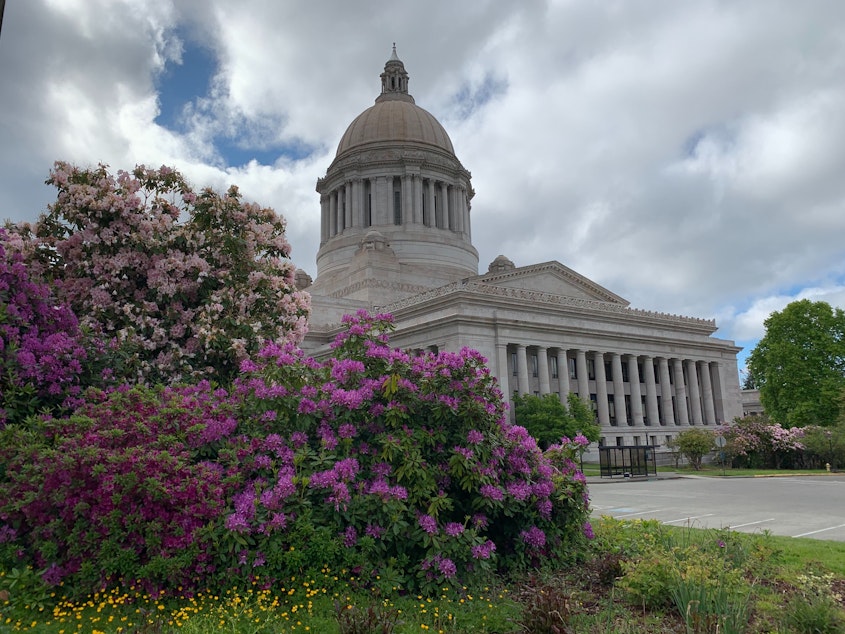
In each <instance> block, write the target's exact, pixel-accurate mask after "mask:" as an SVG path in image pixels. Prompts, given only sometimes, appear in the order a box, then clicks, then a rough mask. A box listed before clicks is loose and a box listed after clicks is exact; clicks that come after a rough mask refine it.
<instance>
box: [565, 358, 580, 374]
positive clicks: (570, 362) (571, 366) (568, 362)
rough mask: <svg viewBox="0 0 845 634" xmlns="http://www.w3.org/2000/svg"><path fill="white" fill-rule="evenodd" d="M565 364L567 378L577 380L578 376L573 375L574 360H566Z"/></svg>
mask: <svg viewBox="0 0 845 634" xmlns="http://www.w3.org/2000/svg"><path fill="white" fill-rule="evenodd" d="M566 362H567V364H568V365H569V378H570V379H577V378H578V376H577V375H576V373H575V359H567V360H566Z"/></svg>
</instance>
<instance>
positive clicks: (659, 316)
mask: <svg viewBox="0 0 845 634" xmlns="http://www.w3.org/2000/svg"><path fill="white" fill-rule="evenodd" d="M456 293H472V294H476V295H480V296H483V297H491V298H503V299H514V300H518V301H520V302H521V303H535V304H548V305H555V306H562V307H570V308H580V309H585V310H589V311H592V312H597V313H605V314H608V315H614V316H617V315H621V316H628V317H633V318H638V319H642V318H645V319H651V320H656V321H660V322H663V323H665V324H667V325H675V326H680V327H686V328H689V327H693V328H695V329H705V330H707V331H709V332H710V333H712V332H714V331H715V330H716V321H715V320H714V319H700V318H698V317H685V316H683V315H673V314H669V313H661V312H657V311H651V310H641V309H638V308H629V307H628V306H625V305H622V304H618V303H613V302H603V301H599V300H593V299H584V298H580V297H566V296H563V295H554V294H552V293H545V292H543V291H535V290H526V289H521V288H509V287H505V286H493V285H490V284H487V283H481V282H477V281H463V282H453V283H451V284H447V285H445V286H441V287H439V288H435V289H432V290H429V291H426V292H424V293H420V294H418V295H413V296H411V297H406V298H404V299H400V300H397V301H395V302H392V303H390V304H387V305H385V306H377V307H375V308H376V309H377V310H378V311H379V312H385V313H395V312H397V311H400V310H404V309H407V308H411V307H414V306H419V305H422V304H425V303H427V302H431V301H433V300H436V299H439V298H443V297H447V296H448V295H452V294H456Z"/></svg>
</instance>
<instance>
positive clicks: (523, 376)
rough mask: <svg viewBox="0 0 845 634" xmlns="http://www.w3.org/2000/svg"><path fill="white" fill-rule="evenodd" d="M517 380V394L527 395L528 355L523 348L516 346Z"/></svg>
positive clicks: (522, 346) (519, 345)
mask: <svg viewBox="0 0 845 634" xmlns="http://www.w3.org/2000/svg"><path fill="white" fill-rule="evenodd" d="M516 363H517V366H518V367H517V373H518V374H517V378H518V379H519V393H520V394H528V355H527V354H526V352H525V346H524V345H522V344H518V345H517V346H516Z"/></svg>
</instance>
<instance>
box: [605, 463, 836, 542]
mask: <svg viewBox="0 0 845 634" xmlns="http://www.w3.org/2000/svg"><path fill="white" fill-rule="evenodd" d="M589 489H590V498H591V506H592V509H593V516H594V517H598V516H601V515H610V516H613V517H615V518H618V519H626V518H627V519H637V518H641V519H656V520H658V521H660V522H661V523H663V524H667V525H672V526H692V527H694V528H731V529H732V530H737V531H743V532H748V533H752V532H755V531H763V530H768V531H770V532H771V533H773V534H775V535H786V536H789V537H809V538H813V539H826V540H835V541H845V476H842V475H834V476H806V477H798V476H795V477H792V476H790V477H772V478H737V477H731V478H711V477H696V476H691V477H689V476H686V477H681V478H650V479H648V480H646V479H638V478H626V479H622V478H614V479H604V480H599V479H598V478H591V479H590V484H589Z"/></svg>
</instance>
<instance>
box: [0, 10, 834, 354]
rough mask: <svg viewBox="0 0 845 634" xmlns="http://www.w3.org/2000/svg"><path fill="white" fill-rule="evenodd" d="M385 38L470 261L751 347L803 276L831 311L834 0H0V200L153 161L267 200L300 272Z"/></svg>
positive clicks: (5, 211) (26, 213)
mask: <svg viewBox="0 0 845 634" xmlns="http://www.w3.org/2000/svg"><path fill="white" fill-rule="evenodd" d="M393 42H396V47H397V52H398V55H399V57H400V59H402V61H403V62H404V63H405V68H406V70H407V71H408V73H409V74H410V92H411V94H412V95H413V96H414V97H415V99H416V102H417V105H419V106H421V107H423V108H425V109H426V110H428V111H429V112H431V113H432V114H434V115H435V116H436V117H437V118H438V119H439V120H440V122H441V123H442V124H443V125H444V126H445V128H446V130H447V131H448V132H449V134H450V136H451V138H452V141H453V143H454V146H455V150H456V152H457V155H458V158H459V159H460V160H461V162H462V163H463V164H464V166H465V167H466V168H467V169H469V170H470V171H471V172H472V182H473V186H474V188H475V191H476V196H475V198H474V199H473V201H472V232H473V242H474V244H475V246H476V248H477V249H478V251H479V254H480V263H479V268H480V270H481V272H484V271H486V270H487V265H488V264H489V263H490V261H492V260H493V258H495V257H496V256H497V255H499V254H504V255H506V256H508V257H509V258H510V259H511V260H513V261H514V263H515V264H516V265H517V266H522V265H528V264H534V263H537V262H544V261H547V260H558V261H560V262H562V263H563V264H565V265H567V266H569V267H571V268H573V269H575V270H576V271H578V272H579V273H581V274H583V275H586V276H587V277H589V278H591V279H593V280H595V281H596V282H598V283H599V284H602V285H603V286H605V287H607V288H608V289H610V290H611V291H613V292H615V293H617V294H619V295H621V296H622V297H624V298H626V299H627V300H629V301H630V302H631V305H632V306H633V307H635V308H642V309H647V310H659V311H664V312H669V313H677V314H683V315H689V316H694V317H705V318H715V319H716V320H717V323H718V325H719V331H718V332H717V336H719V337H722V338H725V339H733V340H735V341H736V342H737V344H739V345H743V346H746V348H747V349H746V353H747V352H748V350H750V348H751V347H753V345H754V344H755V343H756V340H757V339H758V338H759V337H760V336H761V335H762V334H763V320H764V319H765V317H766V316H767V315H768V314H769V313H771V312H772V311H773V310H780V309H782V308H783V307H784V306H785V305H786V304H787V303H789V302H790V301H792V300H794V299H798V298H804V297H809V298H811V299H814V300H816V299H819V300H824V301H827V302H829V303H831V304H833V305H835V306H840V307H843V308H845V2H842V1H841V0H830V1H821V0H820V1H814V0H806V1H803V2H791V1H787V0H784V1H782V2H780V1H777V0H731V1H727V0H726V1H724V2H716V1H704V0H702V1H696V0H688V1H685V2H678V1H677V0H664V1H641V2H622V1H607V2H588V1H587V0H584V1H583V2H577V1H559V2H552V1H550V2H540V1H531V0H521V1H519V2H505V1H504V0H497V1H493V0H488V1H484V0H472V1H465V2H454V0H427V1H426V2H411V1H410V0H408V1H401V0H373V1H361V2H350V1H348V0H325V1H306V0H301V1H293V0H287V1H283V2H278V1H275V0H239V1H238V2H232V1H231V0H226V1H224V0H8V1H7V3H6V10H5V16H4V19H3V23H2V33H1V34H0V220H2V219H11V220H13V221H19V220H34V219H35V218H36V217H37V216H38V214H39V213H41V212H42V211H44V210H45V208H46V206H47V204H49V203H50V202H51V201H52V199H53V198H54V197H55V192H54V191H53V190H51V189H50V188H48V187H47V186H46V185H44V184H43V183H44V180H45V179H46V178H47V176H48V172H49V170H50V166H51V165H52V163H53V161H55V160H57V159H61V160H67V161H71V162H74V163H77V164H80V165H92V166H94V165H96V164H97V163H99V162H104V163H107V164H109V165H110V166H111V167H112V169H113V170H115V171H116V170H118V169H130V168H132V167H133V166H135V165H136V164H140V163H143V164H146V165H149V166H158V165H162V164H165V165H170V166H173V167H175V168H177V169H179V170H180V171H182V172H183V173H184V174H185V175H186V176H187V177H188V178H189V179H190V180H191V182H192V183H193V184H194V185H195V186H196V187H201V186H205V185H212V186H214V187H216V188H219V189H223V188H226V187H228V185H230V184H236V185H238V186H239V187H240V188H241V191H242V192H243V193H244V195H245V196H246V197H247V198H248V199H250V200H254V201H256V202H258V203H260V204H262V205H264V206H269V207H273V208H274V209H275V210H276V211H277V212H279V213H280V214H282V215H283V216H285V217H286V218H287V221H288V236H289V240H290V241H291V243H292V245H293V248H294V251H293V254H292V257H293V260H294V262H295V263H296V265H297V266H298V267H300V268H303V269H305V270H306V271H307V272H308V273H310V274H311V275H312V276H315V275H316V265H315V258H316V252H317V247H318V241H319V224H320V223H319V213H320V205H319V197H318V195H317V193H316V192H315V189H314V188H315V183H316V179H317V178H318V177H320V176H323V175H324V174H325V171H326V168H327V167H328V165H329V163H330V162H331V160H332V158H333V156H334V153H335V150H336V148H337V143H338V141H339V140H340V137H341V135H342V134H343V131H344V130H345V128H346V126H347V125H348V124H349V123H350V122H351V121H352V119H354V118H355V117H356V116H357V115H358V114H359V113H360V112H362V111H363V110H364V109H366V108H368V107H369V106H371V105H372V104H373V100H374V99H375V97H376V96H377V95H378V92H379V90H380V80H379V74H380V73H381V71H382V70H383V68H384V63H385V62H386V61H387V59H388V58H389V56H390V52H391V46H392V43H393ZM741 357H744V354H743V355H741Z"/></svg>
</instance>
